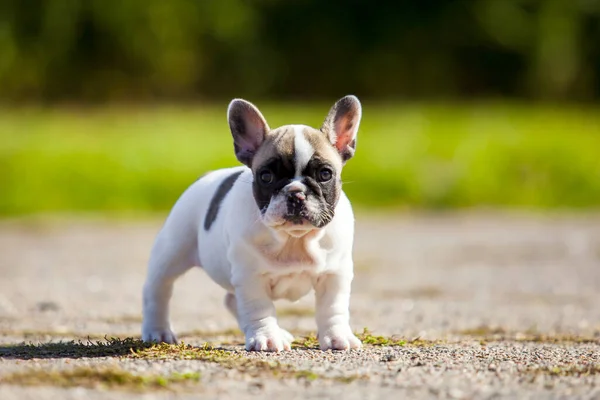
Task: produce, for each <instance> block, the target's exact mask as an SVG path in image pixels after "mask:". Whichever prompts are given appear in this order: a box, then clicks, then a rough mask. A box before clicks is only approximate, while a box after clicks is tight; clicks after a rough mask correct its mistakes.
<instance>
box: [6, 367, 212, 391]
mask: <svg viewBox="0 0 600 400" xmlns="http://www.w3.org/2000/svg"><path fill="white" fill-rule="evenodd" d="M199 380H200V374H199V373H185V374H172V375H168V376H160V375H148V376H146V375H134V374H132V373H130V372H128V371H125V370H122V369H119V368H110V369H109V368H105V367H103V368H98V369H95V368H90V367H79V368H74V369H70V370H64V371H44V370H38V369H36V370H30V371H26V372H16V373H13V374H10V375H6V376H4V377H0V383H2V384H11V385H20V386H59V387H86V388H98V387H103V388H110V389H115V388H117V389H125V390H142V389H148V388H153V389H169V388H171V386H172V385H173V384H178V385H181V384H184V383H190V382H198V381H199Z"/></svg>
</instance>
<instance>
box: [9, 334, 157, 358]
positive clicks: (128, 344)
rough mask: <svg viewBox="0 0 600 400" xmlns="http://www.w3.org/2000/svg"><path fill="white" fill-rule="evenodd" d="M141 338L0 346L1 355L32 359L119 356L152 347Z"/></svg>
mask: <svg viewBox="0 0 600 400" xmlns="http://www.w3.org/2000/svg"><path fill="white" fill-rule="evenodd" d="M152 346H153V344H152V343H144V342H142V341H141V340H139V339H132V338H127V339H116V338H110V339H106V342H91V341H88V342H87V343H84V342H82V341H70V342H48V343H40V344H32V343H30V344H28V343H20V344H15V345H3V346H0V357H2V358H9V359H21V360H30V359H32V358H82V357H90V358H94V357H118V356H125V355H128V354H131V353H132V352H136V351H139V350H143V349H147V348H150V347H152Z"/></svg>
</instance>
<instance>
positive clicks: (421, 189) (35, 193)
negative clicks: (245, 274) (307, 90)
mask: <svg viewBox="0 0 600 400" xmlns="http://www.w3.org/2000/svg"><path fill="white" fill-rule="evenodd" d="M259 105H260V106H261V109H262V110H263V113H264V114H265V116H266V118H267V119H268V121H269V123H270V125H271V126H272V127H275V126H278V125H282V124H286V123H306V124H309V125H313V126H319V125H320V123H321V122H322V120H323V118H324V116H325V114H326V112H327V110H328V107H329V105H328V104H322V105H318V106H315V105H312V106H302V105H291V104H288V105H284V106H281V105H280V106H274V105H262V104H260V103H259ZM363 106H364V117H363V122H362V124H361V131H360V134H359V141H358V149H357V154H356V157H355V158H354V159H352V160H351V161H349V163H348V165H347V168H346V169H345V171H344V175H343V178H344V181H345V183H346V184H345V187H344V188H345V190H346V192H347V193H348V195H349V197H350V198H351V200H352V201H353V202H354V204H356V205H358V206H382V207H395V208H402V207H404V208H424V209H449V208H462V207H471V206H486V207H487V206H490V207H493V206H499V207H525V208H596V207H597V206H598V205H599V204H600V110H599V109H597V108H593V107H588V108H578V107H576V106H569V107H558V106H556V107H552V106H536V107H533V106H527V105H518V104H512V105H506V104H496V103H488V104H479V105H477V104H462V105H442V104H438V105H435V104H425V105H415V104H413V105H385V104H369V103H368V102H367V103H365V104H364V105H363ZM225 109H226V105H225V104H224V105H222V106H220V107H215V106H194V107H191V106H188V107H169V106H161V107H147V108H128V107H117V108H102V109H92V110H90V109H58V110H47V109H35V108H32V109H4V110H0V215H4V216H8V215H23V214H30V213H40V212H57V211H131V210H136V211H156V210H167V209H169V208H170V207H171V206H172V204H173V203H174V201H175V200H176V199H177V197H178V196H179V195H180V194H181V192H182V191H183V190H184V189H185V188H186V187H187V186H188V185H189V184H191V183H192V182H193V181H194V180H195V179H196V178H197V177H198V176H200V175H201V174H203V173H204V172H205V171H207V170H210V169H215V168H219V167H225V166H232V165H237V161H236V160H235V157H234V155H233V151H232V143H231V139H230V134H229V131H228V127H227V122H226V118H225Z"/></svg>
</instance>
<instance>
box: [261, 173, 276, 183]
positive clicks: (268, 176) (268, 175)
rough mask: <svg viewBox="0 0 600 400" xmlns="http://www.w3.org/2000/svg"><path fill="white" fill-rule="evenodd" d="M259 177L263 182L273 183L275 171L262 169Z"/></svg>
mask: <svg viewBox="0 0 600 400" xmlns="http://www.w3.org/2000/svg"><path fill="white" fill-rule="evenodd" d="M258 177H259V179H260V181H261V182H262V183H267V184H268V183H272V182H273V179H274V176H273V173H272V172H271V171H269V170H264V171H261V173H260V174H259V175H258Z"/></svg>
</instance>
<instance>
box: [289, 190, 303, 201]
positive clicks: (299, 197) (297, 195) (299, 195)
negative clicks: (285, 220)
mask: <svg viewBox="0 0 600 400" xmlns="http://www.w3.org/2000/svg"><path fill="white" fill-rule="evenodd" d="M288 200H289V201H293V202H297V201H304V200H306V194H305V193H304V192H302V191H300V190H298V191H293V192H290V193H289V194H288Z"/></svg>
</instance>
